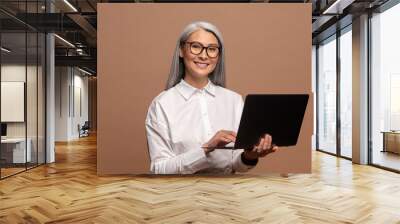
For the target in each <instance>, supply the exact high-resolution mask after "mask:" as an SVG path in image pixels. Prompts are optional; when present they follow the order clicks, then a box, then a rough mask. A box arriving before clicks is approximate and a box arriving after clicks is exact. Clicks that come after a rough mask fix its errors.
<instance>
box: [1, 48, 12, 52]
mask: <svg viewBox="0 0 400 224" xmlns="http://www.w3.org/2000/svg"><path fill="white" fill-rule="evenodd" d="M1 50H2V51H4V52H6V53H10V52H11V50H9V49H7V48H5V47H1Z"/></svg>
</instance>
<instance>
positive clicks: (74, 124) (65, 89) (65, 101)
mask: <svg viewBox="0 0 400 224" xmlns="http://www.w3.org/2000/svg"><path fill="white" fill-rule="evenodd" d="M55 73H56V83H55V89H56V91H55V123H56V127H55V129H56V131H55V140H56V141H70V140H73V139H77V138H79V133H78V124H80V125H81V126H82V125H83V124H84V123H85V121H87V120H88V104H89V103H88V77H87V76H84V74H83V73H82V72H80V71H79V70H77V69H76V68H72V67H56V72H55ZM79 101H80V102H79ZM80 106H81V108H79V107H80ZM80 109H81V111H80Z"/></svg>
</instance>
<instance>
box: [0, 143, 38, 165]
mask: <svg viewBox="0 0 400 224" xmlns="http://www.w3.org/2000/svg"><path fill="white" fill-rule="evenodd" d="M26 142H27V143H28V144H27V147H26V153H25V138H6V139H1V159H2V160H4V161H5V163H25V162H30V161H31V158H32V154H31V145H32V141H31V139H30V138H28V139H27V140H26Z"/></svg>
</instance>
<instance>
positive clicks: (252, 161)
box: [240, 152, 258, 166]
mask: <svg viewBox="0 0 400 224" xmlns="http://www.w3.org/2000/svg"><path fill="white" fill-rule="evenodd" d="M240 158H241V160H242V162H243V164H245V165H247V166H255V165H257V163H258V158H257V159H254V160H249V159H246V157H245V156H244V152H242V154H241V155H240Z"/></svg>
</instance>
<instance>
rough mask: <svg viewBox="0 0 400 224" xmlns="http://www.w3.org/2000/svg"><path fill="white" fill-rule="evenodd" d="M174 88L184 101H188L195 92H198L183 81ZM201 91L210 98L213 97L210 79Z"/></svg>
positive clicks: (212, 84)
mask: <svg viewBox="0 0 400 224" xmlns="http://www.w3.org/2000/svg"><path fill="white" fill-rule="evenodd" d="M176 88H177V90H178V91H179V93H180V94H181V95H182V96H183V97H184V98H185V100H188V99H189V98H190V97H191V96H192V95H193V94H194V93H195V92H196V91H200V89H197V88H196V87H193V86H192V85H190V84H189V83H187V82H186V81H185V80H183V79H181V81H180V82H179V83H178V85H176ZM203 89H204V90H205V91H206V92H207V93H209V94H210V95H211V96H215V85H214V83H212V82H211V80H210V79H208V83H207V85H206V86H205V87H204V88H203Z"/></svg>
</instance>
